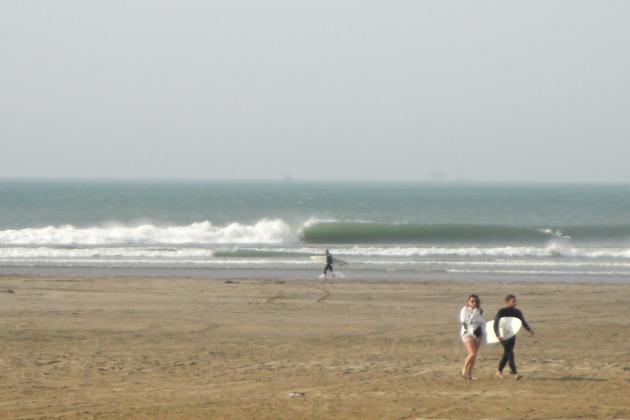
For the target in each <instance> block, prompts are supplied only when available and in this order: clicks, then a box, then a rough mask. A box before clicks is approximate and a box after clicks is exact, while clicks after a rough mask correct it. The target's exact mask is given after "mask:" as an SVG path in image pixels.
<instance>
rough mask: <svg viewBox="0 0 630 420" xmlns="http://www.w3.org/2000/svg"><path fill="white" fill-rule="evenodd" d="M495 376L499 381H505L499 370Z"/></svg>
mask: <svg viewBox="0 0 630 420" xmlns="http://www.w3.org/2000/svg"><path fill="white" fill-rule="evenodd" d="M495 376H496V377H497V378H499V379H503V374H502V373H501V372H499V371H498V370H497V373H495Z"/></svg>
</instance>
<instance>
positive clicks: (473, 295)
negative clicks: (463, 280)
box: [467, 293, 483, 313]
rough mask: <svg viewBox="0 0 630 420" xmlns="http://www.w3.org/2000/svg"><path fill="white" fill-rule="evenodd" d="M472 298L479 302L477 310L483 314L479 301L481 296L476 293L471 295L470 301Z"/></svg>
mask: <svg viewBox="0 0 630 420" xmlns="http://www.w3.org/2000/svg"><path fill="white" fill-rule="evenodd" d="M472 298H474V299H476V300H477V308H479V312H481V313H483V309H481V299H479V296H478V295H476V294H474V293H471V294H470V296H468V300H470V299H472ZM467 302H468V301H467Z"/></svg>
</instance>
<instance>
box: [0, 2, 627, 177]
mask: <svg viewBox="0 0 630 420" xmlns="http://www.w3.org/2000/svg"><path fill="white" fill-rule="evenodd" d="M629 52H630V2H627V1H621V0H620V1H574V0H569V1H509V2H508V1H474V2H472V1H402V0H401V1H369V0H360V1H355V0H345V1H344V0H341V1H340V0H335V1H327V0H318V1H302V0H286V1H276V0H264V1H263V0H261V1H253V0H252V1H240V0H226V1H193V0H188V1H177V2H175V1H161V0H135V1H127V0H110V1H104V2H93V1H84V0H80V1H70V0H64V1H57V2H50V1H43V0H42V1H3V2H1V3H0V57H1V58H0V146H1V152H0V177H43V178H49V177H51V178H52V177H90V178H93V177H96V178H102V177H105V178H109V177H114V178H202V179H206V178H207V179H282V178H285V177H291V178H293V179H296V180H297V179H309V180H353V181H354V180H394V181H395V180H407V181H425V180H431V179H433V180H446V181H448V180H454V181H499V182H630V164H628V160H629V158H630V112H629V111H630V54H629Z"/></svg>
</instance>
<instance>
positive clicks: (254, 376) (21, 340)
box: [0, 277, 630, 419]
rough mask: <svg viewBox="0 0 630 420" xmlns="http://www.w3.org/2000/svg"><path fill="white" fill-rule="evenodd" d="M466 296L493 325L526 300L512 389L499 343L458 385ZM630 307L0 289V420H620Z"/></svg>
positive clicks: (432, 293) (522, 292) (61, 284)
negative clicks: (505, 308) (498, 373)
mask: <svg viewBox="0 0 630 420" xmlns="http://www.w3.org/2000/svg"><path fill="white" fill-rule="evenodd" d="M8 289H10V290H8ZM11 291H13V292H14V293H11ZM470 292H476V293H479V294H480V295H481V298H482V305H483V307H484V308H485V310H486V313H487V314H489V318H492V315H493V314H494V313H495V311H496V310H497V309H498V308H499V305H500V304H501V302H502V296H503V295H504V294H506V293H508V292H512V293H515V294H517V296H518V297H519V301H520V307H521V309H522V310H523V311H524V313H525V315H526V317H527V318H528V320H529V321H530V323H531V325H532V326H533V328H534V329H535V330H536V333H537V334H536V336H535V337H529V336H528V335H526V334H523V335H519V338H518V344H517V348H516V354H517V362H518V364H519V368H520V371H521V373H522V374H523V375H524V378H523V379H522V380H520V381H514V380H509V379H505V380H499V379H497V378H495V377H494V376H493V374H494V372H495V370H496V365H497V361H498V358H499V355H500V349H499V347H498V346H487V347H483V348H482V349H481V353H480V358H479V360H478V369H477V371H476V375H477V376H478V377H479V379H480V380H479V381H478V382H474V383H473V382H469V381H465V380H464V379H462V378H460V377H459V375H458V372H459V370H460V368H461V364H462V362H463V359H464V355H465V351H464V348H463V346H462V344H461V342H460V340H459V337H458V331H459V326H458V321H457V314H458V311H459V309H460V308H461V306H462V305H463V303H464V301H465V299H466V297H467V294H468V293H470ZM629 302H630V285H610V284H585V285H569V284H536V283H520V284H515V283H512V284H509V283H508V284H458V283H446V284H444V283H441V284H438V283H421V284H412V283H396V284H383V283H361V282H340V283H334V284H323V283H318V282H315V281H313V282H278V281H273V280H268V281H247V280H241V281H238V282H234V283H226V282H224V281H219V280H201V279H155V278H154V279H140V278H135V279H132V278H108V279H77V278H59V279H56V278H26V277H0V311H1V316H0V324H1V325H0V334H1V337H0V349H1V352H0V417H1V418H120V417H125V418H172V419H185V418H204V419H215V418H248V419H250V418H251V419H266V418H268V419H283V418H287V419H288V418H291V419H293V418H295V419H297V418H360V419H365V418H374V419H415V418H467V419H475V418H630V340H629V339H630V305H629ZM290 392H300V393H304V394H303V396H298V397H290V396H289V393H290Z"/></svg>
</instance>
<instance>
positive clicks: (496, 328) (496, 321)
mask: <svg viewBox="0 0 630 420" xmlns="http://www.w3.org/2000/svg"><path fill="white" fill-rule="evenodd" d="M502 312H503V310H502V309H499V310H498V311H497V315H496V316H495V317H494V324H492V327H493V329H494V335H496V336H497V338H499V339H500V338H501V336H500V335H499V319H501V318H502V317H503V314H502Z"/></svg>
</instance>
